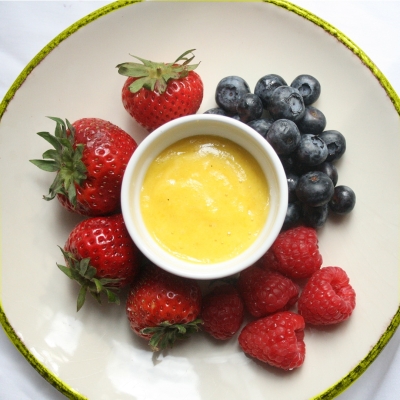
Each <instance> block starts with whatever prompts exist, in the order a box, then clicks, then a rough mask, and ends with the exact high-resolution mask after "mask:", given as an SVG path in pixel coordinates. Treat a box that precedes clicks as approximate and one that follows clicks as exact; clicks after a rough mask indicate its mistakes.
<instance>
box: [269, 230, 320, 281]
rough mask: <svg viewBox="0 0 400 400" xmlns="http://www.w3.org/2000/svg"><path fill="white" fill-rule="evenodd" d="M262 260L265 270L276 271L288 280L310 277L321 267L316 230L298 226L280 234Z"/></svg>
mask: <svg viewBox="0 0 400 400" xmlns="http://www.w3.org/2000/svg"><path fill="white" fill-rule="evenodd" d="M263 260H264V264H263V267H264V268H265V269H273V270H276V271H278V272H280V273H282V274H284V275H286V276H288V277H289V278H292V279H301V278H308V277H310V276H311V275H312V274H313V273H314V272H315V271H317V270H318V269H320V268H321V265H322V256H321V254H320V252H319V249H318V237H317V232H316V230H315V229H313V228H309V227H305V226H298V227H295V228H292V229H288V230H287V231H284V232H281V233H280V234H279V235H278V237H277V238H276V240H275V242H274V243H273V244H272V246H271V247H270V249H269V250H268V251H267V253H266V254H265V256H264V258H263Z"/></svg>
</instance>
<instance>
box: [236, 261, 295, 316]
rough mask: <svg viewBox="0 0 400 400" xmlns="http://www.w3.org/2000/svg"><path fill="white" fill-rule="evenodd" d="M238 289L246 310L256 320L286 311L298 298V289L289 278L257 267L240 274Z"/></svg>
mask: <svg viewBox="0 0 400 400" xmlns="http://www.w3.org/2000/svg"><path fill="white" fill-rule="evenodd" d="M238 289H239V293H240V294H241V296H242V298H243V301H244V304H245V306H246V308H247V310H248V311H249V313H250V314H251V315H252V316H253V317H256V318H259V317H265V316H266V315H268V314H272V313H274V312H277V311H283V310H286V309H288V308H289V307H290V306H292V305H293V304H295V303H296V301H297V299H298V297H299V287H298V286H297V285H296V284H295V283H294V282H293V281H291V280H290V279H289V278H287V277H285V276H283V275H282V274H280V273H278V272H272V271H265V270H263V269H262V268H259V267H257V266H252V267H249V268H247V269H245V270H244V271H242V272H241V273H240V276H239V280H238Z"/></svg>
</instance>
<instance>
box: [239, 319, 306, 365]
mask: <svg viewBox="0 0 400 400" xmlns="http://www.w3.org/2000/svg"><path fill="white" fill-rule="evenodd" d="M304 326H305V322H304V319H303V317H302V316H301V315H298V314H295V313H292V312H290V311H283V312H279V313H276V314H273V315H270V316H268V317H264V318H261V319H258V320H256V321H252V322H250V323H249V324H247V325H246V326H245V327H244V328H243V329H242V331H241V332H240V335H239V339H238V340H239V345H240V347H241V348H242V350H243V351H244V352H245V353H246V354H248V355H249V356H251V357H254V358H255V359H257V360H260V361H262V362H265V363H267V364H269V365H272V366H274V367H277V368H281V369H284V370H292V369H295V368H298V367H300V366H301V365H302V364H303V362H304V359H305V353H306V346H305V343H304Z"/></svg>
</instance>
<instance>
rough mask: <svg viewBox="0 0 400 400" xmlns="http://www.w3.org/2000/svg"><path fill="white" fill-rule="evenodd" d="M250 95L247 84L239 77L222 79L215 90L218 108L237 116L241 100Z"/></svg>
mask: <svg viewBox="0 0 400 400" xmlns="http://www.w3.org/2000/svg"><path fill="white" fill-rule="evenodd" d="M247 93H250V87H249V85H248V84H247V82H246V81H245V80H244V79H243V78H241V77H239V76H227V77H225V78H222V79H221V80H220V81H219V83H218V85H217V88H216V90H215V101H216V103H217V105H218V107H220V108H222V109H223V110H225V111H226V112H227V113H228V114H235V113H236V107H237V105H238V104H239V101H240V99H241V98H242V97H243V96H244V95H245V94H247Z"/></svg>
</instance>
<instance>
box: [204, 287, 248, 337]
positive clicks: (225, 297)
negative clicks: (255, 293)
mask: <svg viewBox="0 0 400 400" xmlns="http://www.w3.org/2000/svg"><path fill="white" fill-rule="evenodd" d="M243 316H244V305H243V301H242V299H241V297H240V295H239V292H238V291H237V289H236V288H235V286H233V285H231V284H222V285H219V286H216V287H215V288H214V289H213V290H212V291H211V292H210V293H208V294H206V295H205V296H204V297H203V305H202V311H201V318H202V320H203V330H204V331H206V332H208V333H209V334H210V335H211V336H213V337H214V338H216V339H220V340H227V339H230V338H231V337H232V336H233V335H235V333H236V332H237V331H238V330H239V329H240V326H241V325H242V322H243Z"/></svg>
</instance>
